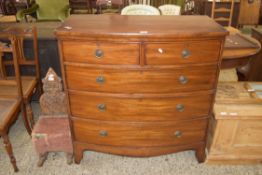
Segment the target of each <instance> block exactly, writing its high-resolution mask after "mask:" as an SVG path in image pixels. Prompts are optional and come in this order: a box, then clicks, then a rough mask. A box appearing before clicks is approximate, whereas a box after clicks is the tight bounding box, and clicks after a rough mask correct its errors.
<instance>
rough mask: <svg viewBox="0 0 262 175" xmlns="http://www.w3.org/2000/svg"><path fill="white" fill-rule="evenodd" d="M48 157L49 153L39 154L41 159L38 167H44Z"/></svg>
mask: <svg viewBox="0 0 262 175" xmlns="http://www.w3.org/2000/svg"><path fill="white" fill-rule="evenodd" d="M47 156H48V153H47V152H46V153H44V154H39V159H38V162H37V166H38V167H42V166H43V164H44V162H45V161H46V159H47Z"/></svg>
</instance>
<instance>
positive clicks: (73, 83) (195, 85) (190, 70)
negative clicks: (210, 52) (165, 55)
mask: <svg viewBox="0 0 262 175" xmlns="http://www.w3.org/2000/svg"><path fill="white" fill-rule="evenodd" d="M65 70H66V71H65V72H66V78H67V86H68V88H69V89H73V90H83V91H92V92H114V93H169V92H177V91H178V90H179V91H180V92H181V91H195V90H208V89H213V88H214V84H215V82H216V74H217V65H210V66H201V67H198V66H190V67H185V68H179V69H173V70H166V69H161V70H160V69H159V70H141V71H139V70H124V69H91V68H80V67H75V66H66V69H65Z"/></svg>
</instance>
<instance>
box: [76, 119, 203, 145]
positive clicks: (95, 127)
mask: <svg viewBox="0 0 262 175" xmlns="http://www.w3.org/2000/svg"><path fill="white" fill-rule="evenodd" d="M72 121H73V130H74V136H75V140H77V141H80V142H87V143H91V144H98V145H111V146H127V147H139V146H141V147H147V146H171V145H184V144H190V143H195V142H200V141H204V137H205V130H206V125H207V119H199V120H191V121H184V122H150V123H143V122H140V123H139V122H102V121H95V120H84V119H76V118H73V120H72Z"/></svg>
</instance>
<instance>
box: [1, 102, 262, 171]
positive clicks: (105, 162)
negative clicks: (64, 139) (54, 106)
mask: <svg viewBox="0 0 262 175" xmlns="http://www.w3.org/2000/svg"><path fill="white" fill-rule="evenodd" d="M33 109H34V113H35V115H38V114H39V105H38V104H37V103H33ZM9 135H10V139H11V142H12V144H13V149H14V153H15V157H16V160H17V165H18V167H19V169H20V171H19V172H18V173H16V175H140V174H141V175H262V165H242V166H240V165H238V166H237V165H234V166H233V165H230V166H218V165H216V166H215V165H212V166H211V165H206V164H198V163H197V161H196V159H195V156H194V152H193V151H185V152H180V153H176V154H169V155H164V156H159V157H152V158H131V157H123V156H116V155H109V154H104V153H97V152H90V151H86V152H85V155H84V159H83V160H82V162H81V164H80V165H76V164H73V165H67V164H66V158H65V156H64V154H63V153H56V154H55V153H52V154H49V156H48V159H47V161H46V162H45V164H44V166H43V167H42V168H38V167H37V166H36V162H37V156H36V154H35V152H34V149H33V146H32V143H31V140H30V137H29V136H28V135H27V133H26V130H25V128H24V126H23V123H22V120H21V117H20V118H19V119H18V121H17V122H16V123H15V124H14V125H13V126H12V128H11V130H10V134H9ZM10 174H15V173H14V172H13V169H12V166H11V164H10V163H9V158H8V156H7V154H6V152H5V150H4V147H3V144H2V140H1V143H0V175H10Z"/></svg>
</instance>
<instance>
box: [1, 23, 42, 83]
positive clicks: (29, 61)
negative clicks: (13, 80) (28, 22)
mask: <svg viewBox="0 0 262 175" xmlns="http://www.w3.org/2000/svg"><path fill="white" fill-rule="evenodd" d="M6 32H9V33H12V34H13V35H14V36H15V44H16V45H15V49H16V52H15V54H16V60H17V62H18V66H19V68H21V67H30V68H34V70H33V71H31V72H30V76H35V77H36V79H37V80H40V65H39V59H38V42H37V30H36V27H13V28H12V27H11V28H9V29H8V30H6ZM25 39H28V40H29V43H30V44H32V53H33V54H31V55H30V58H27V57H26V56H25V53H24V49H25V47H24V44H25ZM1 64H2V67H1V69H2V71H3V72H7V71H6V70H5V67H6V66H11V65H13V64H14V62H13V61H9V60H1ZM31 70H32V69H31ZM32 74H33V75H32Z"/></svg>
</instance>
